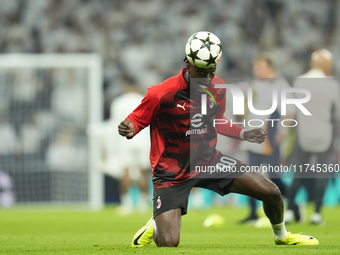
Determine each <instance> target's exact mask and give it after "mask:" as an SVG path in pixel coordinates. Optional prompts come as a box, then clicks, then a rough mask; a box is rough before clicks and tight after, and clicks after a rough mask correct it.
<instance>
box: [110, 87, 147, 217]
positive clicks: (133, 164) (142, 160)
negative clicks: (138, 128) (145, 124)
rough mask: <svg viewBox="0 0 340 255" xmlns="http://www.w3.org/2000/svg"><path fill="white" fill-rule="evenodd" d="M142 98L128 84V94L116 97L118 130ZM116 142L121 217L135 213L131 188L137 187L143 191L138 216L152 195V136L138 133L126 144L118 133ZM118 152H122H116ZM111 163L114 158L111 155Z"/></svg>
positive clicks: (114, 121)
mask: <svg viewBox="0 0 340 255" xmlns="http://www.w3.org/2000/svg"><path fill="white" fill-rule="evenodd" d="M142 99H143V96H142V95H141V94H140V93H139V92H138V88H137V87H136V85H134V84H131V83H130V84H127V85H126V87H125V93H124V94H123V95H121V96H119V97H117V98H116V99H115V100H114V101H113V102H112V104H111V118H110V119H111V123H112V126H113V127H114V128H115V129H116V130H117V127H118V125H119V124H120V122H121V121H122V120H124V119H125V118H126V117H127V116H128V115H129V114H130V113H131V112H132V111H133V110H134V109H135V108H136V107H137V106H138V104H139V103H140V102H141V101H142ZM115 135H116V136H115V138H116V139H114V141H110V142H111V143H114V144H115V147H116V155H117V159H118V160H119V164H120V169H119V173H118V175H117V176H118V178H119V180H120V188H121V205H122V206H121V208H120V214H121V215H126V214H130V213H131V212H132V210H133V203H132V198H131V197H130V194H129V188H130V187H131V186H133V184H137V185H138V187H139V190H140V196H139V198H138V210H139V212H145V211H146V209H147V208H148V201H149V200H150V199H149V194H148V187H149V172H150V169H151V168H150V163H149V151H150V132H149V130H148V128H147V129H146V130H142V132H140V133H139V135H138V137H137V136H136V140H127V139H126V138H124V137H120V136H118V132H117V133H115ZM117 148H119V149H118V150H117ZM108 156H109V159H110V157H111V156H112V154H111V155H110V154H109V155H108Z"/></svg>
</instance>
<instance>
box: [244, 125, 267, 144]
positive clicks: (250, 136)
mask: <svg viewBox="0 0 340 255" xmlns="http://www.w3.org/2000/svg"><path fill="white" fill-rule="evenodd" d="M243 136H244V140H246V141H248V142H251V143H263V142H264V140H266V136H267V133H266V131H264V129H263V128H255V129H252V130H249V131H245V132H244V134H243Z"/></svg>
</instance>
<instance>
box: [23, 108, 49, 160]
mask: <svg viewBox="0 0 340 255" xmlns="http://www.w3.org/2000/svg"><path fill="white" fill-rule="evenodd" d="M20 139H21V147H20V149H21V151H20V152H21V153H23V154H24V155H26V156H28V155H31V156H38V154H39V152H40V149H41V142H42V139H43V133H42V132H41V130H40V129H39V126H38V122H37V116H36V114H35V113H31V114H29V115H28V116H27V119H26V122H25V123H24V125H23V126H22V128H21V131H20Z"/></svg>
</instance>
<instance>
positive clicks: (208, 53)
mask: <svg viewBox="0 0 340 255" xmlns="http://www.w3.org/2000/svg"><path fill="white" fill-rule="evenodd" d="M185 54H186V57H187V59H188V61H189V62H190V63H191V64H192V65H194V66H197V67H199V68H209V67H212V66H214V65H216V64H217V62H218V61H219V60H220V58H221V56H222V46H221V41H220V39H218V37H217V36H216V35H214V34H213V33H211V32H206V31H201V32H197V33H194V34H193V35H192V36H190V37H189V39H188V41H187V44H186V46H185Z"/></svg>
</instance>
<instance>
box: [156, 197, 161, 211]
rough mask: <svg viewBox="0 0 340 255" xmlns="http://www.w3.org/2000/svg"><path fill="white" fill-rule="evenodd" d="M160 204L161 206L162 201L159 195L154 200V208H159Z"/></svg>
mask: <svg viewBox="0 0 340 255" xmlns="http://www.w3.org/2000/svg"><path fill="white" fill-rule="evenodd" d="M161 206H162V201H161V197H160V196H159V197H158V198H157V201H156V208H157V209H159V208H161Z"/></svg>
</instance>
